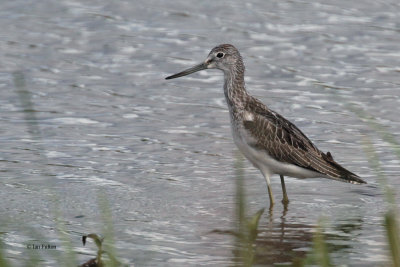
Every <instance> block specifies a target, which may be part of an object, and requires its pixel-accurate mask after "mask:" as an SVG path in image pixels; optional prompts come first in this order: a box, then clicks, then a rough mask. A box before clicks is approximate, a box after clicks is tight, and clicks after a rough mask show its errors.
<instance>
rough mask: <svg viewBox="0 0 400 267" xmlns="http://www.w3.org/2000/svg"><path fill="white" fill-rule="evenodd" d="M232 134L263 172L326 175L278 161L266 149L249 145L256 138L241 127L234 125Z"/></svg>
mask: <svg viewBox="0 0 400 267" xmlns="http://www.w3.org/2000/svg"><path fill="white" fill-rule="evenodd" d="M232 135H233V140H234V142H235V144H236V146H237V147H238V148H239V150H240V151H241V152H242V153H243V154H244V155H245V157H246V158H247V159H248V160H249V161H250V162H251V163H253V165H254V166H255V167H256V168H258V169H260V171H261V172H263V173H265V172H267V173H268V174H269V175H272V174H281V175H284V176H290V177H296V178H315V177H325V175H323V174H321V173H317V172H314V171H311V170H307V169H305V168H302V167H299V166H297V165H294V164H289V163H284V162H280V161H277V160H275V159H274V158H272V157H271V156H270V155H269V154H268V152H267V151H266V150H260V149H256V148H254V147H252V146H250V145H248V144H249V143H255V140H254V138H253V137H251V136H250V135H249V134H248V133H247V131H246V130H245V129H243V128H241V127H232Z"/></svg>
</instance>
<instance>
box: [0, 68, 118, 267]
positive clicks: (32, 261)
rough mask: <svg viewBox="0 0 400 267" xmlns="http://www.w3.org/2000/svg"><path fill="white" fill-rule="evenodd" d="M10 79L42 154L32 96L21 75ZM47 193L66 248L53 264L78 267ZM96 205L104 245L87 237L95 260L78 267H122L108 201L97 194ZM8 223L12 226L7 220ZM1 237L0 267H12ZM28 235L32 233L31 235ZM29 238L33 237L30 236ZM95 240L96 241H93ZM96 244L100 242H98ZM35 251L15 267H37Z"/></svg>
mask: <svg viewBox="0 0 400 267" xmlns="http://www.w3.org/2000/svg"><path fill="white" fill-rule="evenodd" d="M13 78H14V85H15V92H16V95H17V97H18V99H19V102H20V106H21V108H22V114H23V116H24V121H25V124H26V126H27V132H28V133H29V134H30V136H31V138H32V139H33V140H35V141H37V143H36V144H35V145H36V148H37V150H39V151H40V152H43V151H45V148H44V147H43V146H42V145H41V141H42V135H41V131H40V127H39V124H38V119H37V117H36V114H35V112H36V111H35V108H34V102H33V101H32V94H31V92H30V91H29V90H28V89H27V88H26V81H25V75H24V73H23V72H22V71H16V72H14V73H13ZM39 155H40V159H41V160H42V164H41V165H42V170H41V171H42V173H43V174H44V175H46V176H51V177H53V176H54V175H52V174H51V173H49V172H47V171H46V167H47V158H46V157H45V156H43V155H44V153H39ZM47 189H48V190H50V192H51V194H50V195H51V197H50V200H49V202H50V203H55V206H54V210H53V212H54V215H55V216H54V223H55V225H56V227H55V228H56V229H57V232H58V234H59V237H60V239H61V241H62V243H63V245H64V247H65V248H66V249H65V250H64V251H59V252H58V253H57V254H56V255H57V258H56V262H57V266H65V267H76V266H77V265H78V262H77V255H76V252H75V251H74V247H73V244H72V243H73V242H72V240H71V236H69V235H68V231H67V226H66V224H65V222H64V220H63V219H62V214H61V213H60V209H59V205H58V203H59V199H58V198H57V194H56V193H55V192H53V191H52V190H53V188H52V187H51V185H50V186H49V188H47ZM98 201H99V203H98V205H99V207H100V210H101V216H102V221H103V226H104V229H103V232H104V236H105V242H104V243H103V239H101V241H100V239H99V238H98V235H96V234H89V235H87V237H89V238H92V239H94V240H95V242H96V245H97V249H98V251H97V256H96V258H95V261H89V262H87V263H90V264H89V265H85V264H83V265H82V266H107V267H115V266H122V264H121V263H120V262H119V261H118V260H117V259H116V256H115V255H116V254H115V249H114V236H113V224H112V214H111V209H110V206H109V201H108V199H107V197H106V195H105V194H99V196H98ZM1 219H2V222H4V220H6V219H7V218H4V217H3V218H1ZM9 221H11V222H12V220H11V219H9ZM3 234H4V233H0V267H12V266H14V265H13V264H12V263H11V262H10V261H9V260H8V259H7V258H8V257H7V255H6V254H5V251H6V249H5V248H4V245H5V244H4V242H3V238H2V235H3ZM31 234H32V232H31ZM32 235H33V234H32ZM96 237H97V239H96ZM44 239H45V237H44V238H43V237H42V238H41V240H40V241H41V242H46V240H44ZM98 241H100V242H98ZM35 252H36V251H34V250H29V251H28V252H27V253H29V256H28V257H27V258H26V259H25V260H22V259H21V260H20V261H19V263H18V266H26V267H29V266H35V267H36V266H40V265H41V264H40V262H42V261H43V260H42V259H41V258H40V255H39V253H35ZM103 254H106V257H105V258H102V255H103Z"/></svg>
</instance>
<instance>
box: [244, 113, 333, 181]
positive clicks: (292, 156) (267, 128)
mask: <svg viewBox="0 0 400 267" xmlns="http://www.w3.org/2000/svg"><path fill="white" fill-rule="evenodd" d="M250 110H251V112H252V114H253V116H252V117H251V118H252V119H251V120H245V121H244V127H245V129H246V130H247V132H248V133H249V134H250V135H251V136H252V137H253V140H254V143H252V144H249V145H250V146H253V147H255V148H257V149H261V150H265V151H266V152H267V153H268V154H269V155H270V156H271V157H273V158H274V159H276V160H278V161H281V162H286V163H289V164H294V165H297V166H299V167H303V168H306V169H309V170H312V171H316V172H320V173H323V174H326V175H329V176H331V177H338V176H340V173H339V172H338V170H337V168H335V166H332V164H331V163H330V160H329V158H328V157H327V156H326V155H325V154H324V153H323V152H321V151H320V150H318V148H317V147H316V146H315V145H314V144H313V143H312V142H311V141H310V140H309V139H308V138H307V137H306V136H305V135H304V134H303V133H302V132H301V131H300V129H299V128H297V127H296V126H295V125H294V124H293V123H291V122H290V121H288V120H286V119H285V118H283V117H282V116H280V115H279V114H277V113H275V112H273V111H271V110H269V109H266V108H264V107H262V106H259V107H258V108H257V107H256V108H254V107H253V108H251V109H249V112H250ZM332 161H333V160H332Z"/></svg>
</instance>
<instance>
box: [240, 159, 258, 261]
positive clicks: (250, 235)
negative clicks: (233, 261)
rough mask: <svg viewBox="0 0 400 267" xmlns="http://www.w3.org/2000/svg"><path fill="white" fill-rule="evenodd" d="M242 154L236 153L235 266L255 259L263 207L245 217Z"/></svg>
mask: <svg viewBox="0 0 400 267" xmlns="http://www.w3.org/2000/svg"><path fill="white" fill-rule="evenodd" d="M243 160H244V159H243V156H242V155H241V154H239V153H237V154H236V161H235V177H236V212H235V213H236V222H237V226H236V235H235V236H236V241H235V250H236V251H238V252H239V253H238V258H237V266H244V267H250V266H253V263H254V259H255V242H256V239H257V235H258V223H259V221H260V218H261V215H262V214H263V213H264V209H260V210H259V211H257V212H256V214H254V215H253V216H251V217H250V218H248V217H247V214H246V210H247V206H246V194H245V190H244V171H243V167H244V166H243V165H244V164H243Z"/></svg>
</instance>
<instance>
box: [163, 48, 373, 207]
mask: <svg viewBox="0 0 400 267" xmlns="http://www.w3.org/2000/svg"><path fill="white" fill-rule="evenodd" d="M205 69H219V70H222V71H223V72H224V94H225V99H226V102H227V104H228V108H229V114H230V119H231V129H232V135H233V140H234V142H235V144H236V145H237V147H238V148H239V150H240V151H241V152H242V153H243V154H244V155H245V157H246V158H247V159H248V160H249V161H250V162H251V163H252V164H253V165H254V166H255V167H256V168H258V169H259V170H260V171H261V173H262V174H263V176H264V178H265V180H266V181H267V186H268V194H269V199H270V205H271V207H272V206H273V204H274V197H273V194H272V190H271V180H270V178H271V176H272V175H273V174H279V175H280V178H281V185H282V191H283V199H282V203H283V204H284V205H287V203H288V202H289V198H288V196H287V193H286V187H285V180H284V176H290V177H296V178H316V177H323V178H330V179H335V180H338V181H343V182H348V183H352V184H363V183H366V182H365V181H364V180H362V179H361V178H360V177H359V176H357V175H356V174H354V173H352V172H350V171H348V170H347V169H345V168H343V167H342V166H341V165H340V164H339V163H337V162H336V161H335V160H334V159H333V157H332V155H331V153H330V152H327V153H324V152H322V151H321V150H319V149H318V148H317V147H316V146H315V145H314V144H313V143H312V142H311V141H310V140H309V139H308V138H307V136H305V135H304V134H303V132H302V131H300V130H299V128H297V127H296V126H295V125H294V124H293V123H291V122H290V121H288V120H287V119H285V118H284V117H282V116H281V115H279V114H278V113H276V112H275V111H273V110H271V109H269V108H268V107H267V106H266V105H264V104H263V103H261V101H259V100H258V99H256V98H255V97H253V96H251V95H249V94H248V93H247V91H246V87H245V83H244V70H245V68H244V64H243V60H242V57H241V55H240V53H239V51H238V50H237V49H236V48H235V47H234V46H233V45H230V44H222V45H219V46H217V47H214V48H213V49H212V50H211V52H210V53H209V54H208V57H207V58H206V60H205V61H204V62H202V63H200V64H198V65H196V66H194V67H192V68H189V69H186V70H184V71H182V72H179V73H177V74H174V75H171V76H168V77H166V78H165V79H167V80H169V79H174V78H178V77H182V76H185V75H188V74H191V73H194V72H197V71H200V70H205Z"/></svg>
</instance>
